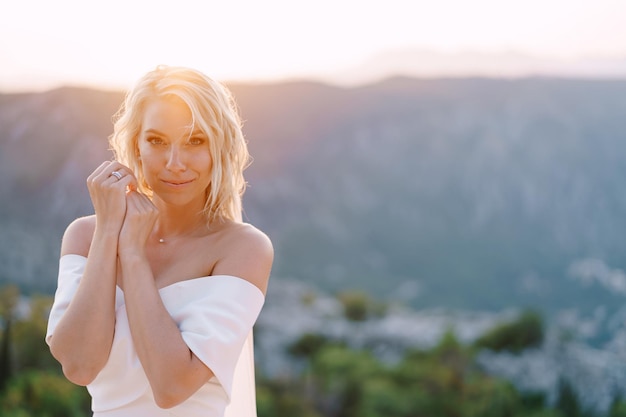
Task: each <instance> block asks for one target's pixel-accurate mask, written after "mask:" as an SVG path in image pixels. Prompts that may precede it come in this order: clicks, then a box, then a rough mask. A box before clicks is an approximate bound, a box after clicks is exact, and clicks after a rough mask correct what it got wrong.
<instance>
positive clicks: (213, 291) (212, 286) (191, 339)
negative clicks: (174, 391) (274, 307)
mask: <svg viewBox="0 0 626 417" xmlns="http://www.w3.org/2000/svg"><path fill="white" fill-rule="evenodd" d="M191 281H193V280H191ZM205 284H206V286H204V285H203V286H202V287H203V288H202V296H200V297H199V296H198V294H197V293H195V294H194V293H193V292H190V291H185V290H184V288H183V287H184V285H181V286H177V287H175V288H176V289H177V290H181V291H180V293H179V294H178V296H175V298H176V301H175V302H174V304H176V305H178V306H179V308H173V309H172V310H173V311H172V310H170V313H171V314H172V317H173V318H174V320H175V321H176V322H177V323H178V326H179V329H180V331H181V334H182V337H183V340H184V341H185V343H187V346H189V348H190V349H191V351H192V352H193V353H194V354H195V355H196V356H197V357H198V358H199V359H200V360H201V361H202V362H203V363H204V364H205V365H206V366H207V367H208V368H209V369H210V370H211V371H212V372H213V374H214V375H215V377H216V378H217V380H218V381H219V383H220V385H221V386H222V388H223V389H224V391H225V392H226V394H227V395H228V397H229V399H230V398H231V395H232V386H233V379H234V375H235V369H236V366H237V362H238V360H239V358H240V356H241V353H242V349H243V347H244V343H245V342H246V339H247V338H248V336H249V335H250V333H251V331H252V328H253V326H254V323H255V322H256V319H257V318H258V316H259V314H260V312H261V308H262V306H263V304H264V302H265V297H264V296H263V293H262V292H261V291H260V290H259V289H258V288H257V287H256V286H254V285H253V284H251V283H249V282H248V281H246V280H244V279H241V278H237V277H233V276H226V275H217V276H212V277H208V279H206V281H205ZM186 294H189V297H190V299H189V300H187V301H185V300H184V299H185V298H186ZM162 295H163V296H164V295H165V294H162ZM172 295H174V294H172ZM163 298H164V301H166V299H168V298H169V297H163ZM166 305H167V302H166Z"/></svg>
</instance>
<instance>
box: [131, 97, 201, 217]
mask: <svg viewBox="0 0 626 417" xmlns="http://www.w3.org/2000/svg"><path fill="white" fill-rule="evenodd" d="M138 149H139V156H140V157H141V168H142V170H143V175H144V178H145V181H146V183H147V184H148V186H149V187H150V188H151V189H152V191H153V192H154V198H155V199H160V200H163V201H164V202H166V203H168V204H174V205H194V206H195V205H198V206H199V209H201V208H202V207H203V206H204V202H205V199H206V190H207V187H208V186H209V184H210V182H211V168H212V165H213V161H212V158H211V153H210V149H209V138H208V137H207V136H206V135H205V134H204V133H203V132H202V131H200V130H199V129H198V128H196V129H194V130H192V115H191V111H190V110H189V108H188V107H187V105H186V104H185V103H184V102H183V101H182V100H181V99H179V98H177V97H168V98H161V99H157V100H154V101H151V102H149V103H148V104H147V105H146V107H145V112H144V116H143V121H142V128H141V132H140V134H139V139H138Z"/></svg>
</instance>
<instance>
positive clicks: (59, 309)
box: [46, 254, 87, 344]
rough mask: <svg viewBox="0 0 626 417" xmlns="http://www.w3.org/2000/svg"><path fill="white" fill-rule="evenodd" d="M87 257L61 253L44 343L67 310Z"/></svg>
mask: <svg viewBox="0 0 626 417" xmlns="http://www.w3.org/2000/svg"><path fill="white" fill-rule="evenodd" d="M86 263H87V258H85V257H84V256H81V255H73V254H68V255H63V256H62V257H61V259H60V260H59V277H58V283H57V290H56V292H55V294H54V302H53V303H52V309H51V310H50V316H49V318H48V329H47V331H46V343H48V344H49V343H50V338H51V337H52V334H53V333H54V329H55V328H56V326H57V324H59V321H60V320H61V317H63V314H64V313H65V311H66V310H67V307H68V306H69V304H70V301H71V300H72V298H73V297H74V294H75V293H76V289H77V288H78V284H79V282H80V279H81V277H82V276H83V273H84V271H85V264H86Z"/></svg>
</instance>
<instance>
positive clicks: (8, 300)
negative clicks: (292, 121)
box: [0, 285, 20, 391]
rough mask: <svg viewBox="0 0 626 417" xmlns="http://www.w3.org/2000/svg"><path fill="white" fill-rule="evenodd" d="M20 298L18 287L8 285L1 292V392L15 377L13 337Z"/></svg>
mask: <svg viewBox="0 0 626 417" xmlns="http://www.w3.org/2000/svg"><path fill="white" fill-rule="evenodd" d="M19 297H20V290H19V288H18V287H17V286H16V285H7V286H5V287H4V288H2V289H1V290H0V317H1V318H2V326H3V329H2V330H3V331H2V341H1V342H0V391H2V390H3V389H4V388H5V387H6V385H7V382H8V381H9V380H10V379H11V377H12V375H13V366H12V364H13V360H12V344H13V341H12V335H13V322H14V321H15V308H16V307H17V303H18V301H19Z"/></svg>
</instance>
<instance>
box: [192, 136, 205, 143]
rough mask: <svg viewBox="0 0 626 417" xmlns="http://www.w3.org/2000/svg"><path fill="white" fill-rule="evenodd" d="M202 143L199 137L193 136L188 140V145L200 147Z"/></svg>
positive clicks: (201, 138) (202, 139)
mask: <svg viewBox="0 0 626 417" xmlns="http://www.w3.org/2000/svg"><path fill="white" fill-rule="evenodd" d="M203 143H204V138H203V137H200V136H194V137H192V138H190V139H189V144H190V145H202V144H203Z"/></svg>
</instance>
